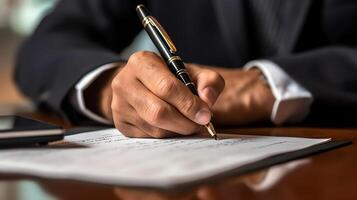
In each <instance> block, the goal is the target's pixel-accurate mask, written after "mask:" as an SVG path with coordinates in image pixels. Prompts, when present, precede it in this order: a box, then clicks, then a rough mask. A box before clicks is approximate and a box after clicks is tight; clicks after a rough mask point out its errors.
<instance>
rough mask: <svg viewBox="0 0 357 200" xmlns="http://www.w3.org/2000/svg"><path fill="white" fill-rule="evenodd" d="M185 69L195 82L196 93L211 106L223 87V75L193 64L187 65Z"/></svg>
mask: <svg viewBox="0 0 357 200" xmlns="http://www.w3.org/2000/svg"><path fill="white" fill-rule="evenodd" d="M187 69H188V71H189V73H190V75H191V76H192V79H193V81H194V82H195V83H196V84H197V91H198V95H199V96H200V98H201V99H202V100H203V101H204V102H206V103H207V104H208V105H209V106H210V107H212V106H213V105H214V103H215V102H216V100H217V98H218V96H219V94H220V93H221V92H222V91H223V89H224V86H225V82H224V79H223V77H222V76H221V75H219V74H218V73H217V72H215V71H213V70H209V69H205V68H201V67H198V66H196V65H194V64H189V65H187Z"/></svg>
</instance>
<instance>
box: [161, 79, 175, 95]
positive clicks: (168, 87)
mask: <svg viewBox="0 0 357 200" xmlns="http://www.w3.org/2000/svg"><path fill="white" fill-rule="evenodd" d="M178 87H179V85H178V83H177V80H176V79H173V78H172V77H164V78H162V79H160V80H159V81H158V83H157V88H158V91H159V94H158V95H159V96H161V97H169V96H170V95H171V94H175V93H176V92H177V90H178Z"/></svg>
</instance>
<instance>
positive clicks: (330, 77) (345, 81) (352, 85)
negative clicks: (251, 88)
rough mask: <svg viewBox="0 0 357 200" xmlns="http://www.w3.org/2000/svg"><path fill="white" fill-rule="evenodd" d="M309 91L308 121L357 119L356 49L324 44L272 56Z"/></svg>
mask: <svg viewBox="0 0 357 200" xmlns="http://www.w3.org/2000/svg"><path fill="white" fill-rule="evenodd" d="M272 60H273V61H274V62H276V63H277V64H278V65H279V66H281V67H282V68H283V69H284V70H285V71H286V72H287V73H288V74H289V75H290V76H291V77H292V78H293V79H294V80H296V81H298V82H299V83H300V84H302V85H303V86H304V87H305V88H306V89H307V90H308V91H310V92H311V93H312V96H313V97H314V102H313V104H312V106H311V110H310V114H309V115H308V117H307V118H306V122H307V123H313V124H316V122H322V123H323V124H322V125H335V124H338V125H341V124H345V123H346V124H351V123H356V122H357V50H356V49H355V48H353V47H348V46H340V47H337V46H336V47H324V48H320V49H316V50H312V51H308V52H302V53H299V54H295V55H290V56H285V57H280V58H274V59H272Z"/></svg>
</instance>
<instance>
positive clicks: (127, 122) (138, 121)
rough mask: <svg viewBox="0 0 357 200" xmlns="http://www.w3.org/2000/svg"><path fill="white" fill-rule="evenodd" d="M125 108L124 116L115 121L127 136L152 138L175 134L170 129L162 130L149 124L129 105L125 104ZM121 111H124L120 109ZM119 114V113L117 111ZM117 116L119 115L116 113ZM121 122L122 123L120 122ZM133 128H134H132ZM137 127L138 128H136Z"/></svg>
mask: <svg viewBox="0 0 357 200" xmlns="http://www.w3.org/2000/svg"><path fill="white" fill-rule="evenodd" d="M125 109H128V110H127V111H126V112H125V113H126V115H125V117H122V118H121V119H116V122H119V124H118V125H117V126H118V127H117V128H118V129H119V130H120V129H122V130H121V131H122V133H123V134H124V135H125V136H128V137H144V138H147V137H153V138H166V137H173V136H177V134H175V133H174V132H172V131H168V130H164V129H161V128H158V127H155V126H152V125H150V124H149V123H147V122H146V121H145V120H143V119H142V118H140V117H139V115H138V114H137V112H136V110H135V109H134V108H133V107H131V106H130V105H128V106H126V108H125ZM122 112H124V111H123V110H122ZM118 114H119V113H118ZM117 116H120V114H119V115H117ZM120 123H122V124H120ZM134 128H135V129H134ZM137 129H139V130H137Z"/></svg>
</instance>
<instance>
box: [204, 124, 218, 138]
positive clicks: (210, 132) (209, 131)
mask: <svg viewBox="0 0 357 200" xmlns="http://www.w3.org/2000/svg"><path fill="white" fill-rule="evenodd" d="M205 127H206V129H207V131H208V133H209V134H210V135H211V136H212V137H214V139H215V140H217V139H218V138H217V133H216V130H214V127H213V124H212V123H211V122H210V123H208V124H207V125H206V126H205Z"/></svg>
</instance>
